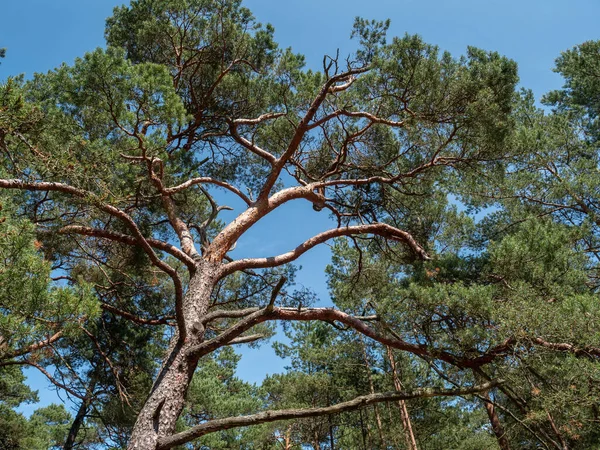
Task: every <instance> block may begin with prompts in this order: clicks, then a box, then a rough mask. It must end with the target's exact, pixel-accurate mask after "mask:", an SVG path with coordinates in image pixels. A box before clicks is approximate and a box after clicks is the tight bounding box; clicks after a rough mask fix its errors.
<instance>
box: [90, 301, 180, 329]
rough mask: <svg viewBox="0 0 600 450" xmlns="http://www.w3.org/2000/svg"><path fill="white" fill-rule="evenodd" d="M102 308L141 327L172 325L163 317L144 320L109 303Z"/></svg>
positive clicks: (102, 305) (103, 304)
mask: <svg viewBox="0 0 600 450" xmlns="http://www.w3.org/2000/svg"><path fill="white" fill-rule="evenodd" d="M100 307H101V308H102V309H104V310H106V311H109V312H111V313H113V314H116V315H118V316H121V317H123V318H125V319H127V320H130V321H132V322H135V323H137V324H140V325H172V324H171V323H170V322H169V320H168V318H166V317H163V318H161V319H144V318H143V317H138V316H136V315H134V314H131V313H130V312H127V311H123V310H122V309H119V308H116V307H114V306H112V305H109V304H108V303H102V304H101V305H100Z"/></svg>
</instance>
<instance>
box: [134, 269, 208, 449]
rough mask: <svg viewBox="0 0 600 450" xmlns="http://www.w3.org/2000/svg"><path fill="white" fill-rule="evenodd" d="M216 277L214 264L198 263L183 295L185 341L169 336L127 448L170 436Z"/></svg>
mask: <svg viewBox="0 0 600 450" xmlns="http://www.w3.org/2000/svg"><path fill="white" fill-rule="evenodd" d="M217 279H218V270H217V266H216V265H214V264H211V263H207V262H205V261H200V262H199V263H198V269H197V271H196V273H195V275H194V276H193V277H192V278H191V279H190V283H189V286H188V291H187V293H186V295H185V296H184V298H183V305H182V309H183V317H184V322H185V335H186V338H185V340H183V341H182V340H181V339H179V332H178V333H176V334H175V335H174V336H173V338H172V339H171V345H170V346H169V351H168V352H167V355H166V357H165V358H164V360H163V364H162V367H161V370H160V373H159V375H158V377H157V378H156V381H155V382H154V386H153V387H152V390H151V392H150V396H149V397H148V399H147V400H146V403H145V404H144V407H143V408H142V410H141V411H140V413H139V415H138V417H137V420H136V423H135V425H134V428H133V432H132V435H131V438H130V440H129V444H128V446H127V449H128V450H152V449H155V448H156V447H157V445H158V442H159V439H161V438H166V437H169V436H171V435H172V434H173V433H174V432H175V425H176V422H177V419H178V417H179V415H180V414H181V411H182V410H183V406H184V402H185V396H186V393H187V390H188V386H189V385H190V382H191V380H192V377H193V375H194V370H195V369H196V366H197V365H198V360H199V356H197V355H194V354H192V353H190V352H189V351H188V350H189V348H190V347H191V346H193V345H198V344H200V343H201V342H202V340H203V338H204V327H203V326H202V325H201V319H202V317H203V316H204V315H206V312H207V310H208V307H209V305H210V296H211V294H212V291H213V288H214V286H215V284H216V282H217Z"/></svg>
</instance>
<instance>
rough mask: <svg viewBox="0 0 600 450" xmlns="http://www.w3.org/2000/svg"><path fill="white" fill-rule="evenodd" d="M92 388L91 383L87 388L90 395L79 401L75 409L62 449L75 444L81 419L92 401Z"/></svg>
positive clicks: (71, 449) (65, 449)
mask: <svg viewBox="0 0 600 450" xmlns="http://www.w3.org/2000/svg"><path fill="white" fill-rule="evenodd" d="M93 390H94V385H93V384H92V385H91V386H90V388H89V389H88V392H89V393H90V395H88V396H87V397H85V398H84V399H83V400H82V401H81V405H79V409H78V410H77V415H76V416H75V419H74V420H73V423H72V424H71V428H69V434H68V435H67V440H66V441H65V445H64V446H63V449H64V450H73V447H74V446H75V440H76V439H77V435H78V434H79V430H80V429H81V425H83V421H84V419H85V416H86V415H87V413H88V409H89V407H90V403H91V402H92V395H91V393H92V392H93Z"/></svg>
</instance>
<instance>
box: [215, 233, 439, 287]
mask: <svg viewBox="0 0 600 450" xmlns="http://www.w3.org/2000/svg"><path fill="white" fill-rule="evenodd" d="M360 234H376V235H379V236H382V237H385V238H388V239H392V240H396V241H401V242H404V243H405V244H406V245H407V246H408V247H409V248H410V249H411V250H412V251H413V252H415V253H416V254H417V255H418V256H419V257H421V258H422V259H425V260H428V259H430V258H429V256H428V255H427V253H426V252H425V250H424V249H423V247H421V246H420V245H419V244H418V243H417V242H416V241H415V239H414V238H413V237H412V236H411V235H410V234H409V233H407V232H406V231H402V230H399V229H398V228H395V227H392V226H391V225H387V224H384V223H377V224H370V225H355V226H349V227H345V228H334V229H332V230H328V231H324V232H323V233H320V234H318V235H316V236H313V237H312V238H310V239H308V240H307V241H304V242H303V243H302V244H300V245H299V246H298V247H296V248H295V249H294V250H292V251H290V252H287V253H283V254H281V255H277V256H271V257H266V258H248V259H239V260H237V261H233V262H230V263H228V264H225V265H224V266H223V268H222V269H221V271H222V273H223V275H222V276H224V275H228V274H230V273H233V272H235V271H237V270H243V269H257V268H265V267H276V266H280V265H282V264H287V263H289V262H292V261H294V260H295V259H297V258H298V257H299V256H300V255H302V254H303V253H305V252H307V251H308V250H310V249H311V248H313V247H315V246H317V245H319V244H322V243H323V242H325V241H327V240H329V239H333V238H336V237H341V236H353V235H360Z"/></svg>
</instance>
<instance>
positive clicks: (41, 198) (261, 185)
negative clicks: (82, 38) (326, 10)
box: [0, 0, 600, 450]
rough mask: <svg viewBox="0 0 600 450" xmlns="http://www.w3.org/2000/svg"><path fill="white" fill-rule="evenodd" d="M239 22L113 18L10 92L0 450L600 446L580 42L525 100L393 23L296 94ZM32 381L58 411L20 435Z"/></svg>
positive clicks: (586, 99) (182, 0)
mask: <svg viewBox="0 0 600 450" xmlns="http://www.w3.org/2000/svg"><path fill="white" fill-rule="evenodd" d="M258 20H260V17H258V18H257V19H255V18H254V16H253V15H252V13H251V12H250V10H248V9H247V8H246V7H245V6H244V4H242V3H241V2H240V1H236V0H137V1H132V2H131V3H130V4H129V5H126V6H122V7H117V8H115V10H114V12H113V15H112V16H111V17H110V18H108V20H107V22H106V32H105V37H106V45H105V47H104V48H98V49H96V50H92V51H90V52H89V53H86V54H85V55H82V56H81V57H80V58H78V59H76V60H75V61H74V63H72V64H63V65H61V66H60V67H58V68H56V69H53V70H50V71H49V72H47V73H37V74H35V75H34V76H32V77H30V78H27V79H26V78H25V77H23V76H18V75H16V74H12V75H11V76H7V77H3V78H2V80H1V84H0V161H1V162H0V205H1V208H2V209H1V211H0V310H1V312H2V315H1V316H0V448H1V449H50V448H64V449H75V448H79V449H104V448H114V449H119V448H123V449H125V448H128V449H167V448H189V449H234V448H235V449H264V450H274V449H286V450H291V449H303V448H314V449H331V450H334V449H365V450H366V449H410V450H416V449H488V448H500V449H502V450H507V449H511V448H512V449H538V448H544V449H559V450H565V449H593V448H597V447H598V445H599V444H598V442H600V332H599V323H600V322H599V320H600V302H599V297H598V288H599V281H598V279H599V277H600V274H599V269H600V266H599V262H600V253H599V252H600V198H599V195H600V190H599V187H600V172H599V170H600V166H599V161H598V159H599V157H600V155H599V149H600V41H587V42H582V43H580V44H579V45H577V46H575V47H573V48H571V49H567V50H565V51H564V52H563V53H561V54H560V55H556V56H557V59H556V62H555V68H554V70H555V71H556V72H557V73H558V74H559V75H560V77H561V78H562V84H563V86H562V88H560V89H556V90H552V91H550V92H547V93H546V94H545V95H543V97H541V98H535V96H534V94H533V92H532V91H530V90H527V89H522V88H519V87H518V81H519V78H518V69H517V63H516V62H515V61H513V60H511V59H510V58H508V57H505V56H502V55H500V54H499V53H497V52H493V51H488V49H486V50H482V49H479V48H476V47H468V48H467V49H465V50H464V55H463V56H460V55H451V54H450V53H449V52H446V51H443V50H441V49H440V48H438V47H437V46H435V45H433V44H429V43H427V42H425V41H424V40H423V38H421V37H419V36H418V35H413V34H406V35H404V36H391V35H390V33H389V32H388V29H389V27H390V22H389V21H387V20H383V21H375V20H373V21H372V20H366V19H361V18H357V19H356V20H355V22H354V26H353V27H352V28H351V29H349V30H348V32H351V34H352V36H351V37H352V41H351V43H352V44H351V45H352V50H351V51H349V52H348V54H347V55H346V54H343V53H341V52H335V49H333V51H331V49H330V48H328V47H326V46H324V49H323V52H322V53H323V54H325V56H324V57H323V60H322V63H321V64H320V66H319V67H311V68H307V64H306V59H305V57H304V56H302V55H300V54H297V53H295V52H294V50H293V49H290V48H282V47H280V46H279V45H278V44H277V42H276V41H275V30H274V28H273V27H272V26H271V25H263V24H261V23H260V22H259V21H258ZM0 44H3V42H0ZM90 50H91V49H90ZM313 56H314V55H313ZM313 56H311V57H313ZM320 56H321V55H319V57H320ZM0 58H2V59H1V60H0V61H1V62H2V66H0V68H4V67H6V65H7V63H8V61H10V58H11V49H10V47H9V48H8V51H1V52H0ZM296 204H302V205H303V206H300V207H299V208H304V209H301V210H300V211H302V213H301V214H297V215H295V216H293V218H294V220H293V222H294V223H290V221H289V220H286V214H285V211H289V210H286V209H284V208H288V207H291V206H289V205H296ZM281 211H284V213H281ZM277 214H280V215H279V216H278V215H277ZM274 216H275V217H276V218H277V220H276V222H269V224H270V225H269V226H271V227H277V228H282V229H283V230H284V231H286V232H287V233H289V239H288V240H287V242H286V247H285V249H284V250H283V251H282V252H281V253H280V252H278V251H272V250H273V246H272V245H270V244H271V242H270V239H269V235H268V233H265V234H264V235H261V237H260V239H261V242H260V243H259V244H258V245H257V246H255V247H254V248H251V249H247V248H246V249H237V246H238V245H242V243H243V242H244V241H243V239H242V237H243V236H244V235H245V233H246V232H251V230H253V229H256V228H257V227H259V226H260V225H257V224H258V223H259V221H261V220H262V219H263V218H264V219H265V221H266V220H268V219H267V217H268V218H272V217H274ZM288 219H289V217H288ZM271 220H272V219H271ZM303 221H306V224H304V223H303ZM263 222H264V221H263ZM311 222H316V223H319V224H322V225H323V229H320V230H318V231H316V232H315V233H314V235H312V234H311V235H309V236H308V237H306V236H304V237H301V238H300V237H298V236H299V235H298V234H296V233H297V229H298V228H302V227H303V226H306V227H310V223H311ZM326 245H329V248H330V249H331V261H330V262H329V264H328V265H327V268H326V270H325V276H326V280H327V288H328V289H327V296H328V297H329V298H324V295H323V293H322V292H315V290H313V289H311V286H310V284H309V282H308V280H307V279H306V278H303V277H302V270H299V264H298V263H299V261H305V260H301V259H300V257H304V256H303V255H304V254H306V255H308V254H310V253H311V252H312V251H313V250H314V251H318V250H317V249H318V248H319V246H326ZM278 253H279V254H278ZM308 261H309V262H310V260H308ZM309 271H310V268H309ZM298 280H301V282H299V281H298ZM271 345H272V347H273V348H274V351H275V353H276V354H277V356H278V357H281V358H284V361H286V364H287V367H286V368H285V370H284V371H282V372H281V373H277V374H273V373H272V372H271V371H269V373H270V374H269V375H268V376H266V377H265V378H264V380H263V381H262V382H260V383H251V382H248V381H246V380H244V376H243V373H241V372H240V371H238V370H237V368H238V364H239V362H240V354H239V350H240V349H244V348H246V347H247V346H250V347H251V348H257V347H261V346H262V347H263V348H264V347H269V346H271ZM243 352H244V354H246V355H249V356H248V358H255V359H254V360H253V363H254V364H255V365H261V364H264V362H262V361H261V360H260V359H259V358H258V357H257V356H252V355H256V354H257V353H252V352H248V350H243ZM25 368H29V369H34V370H36V371H37V372H39V374H41V375H42V376H43V377H44V380H46V379H47V380H50V381H51V383H52V385H53V386H54V387H55V388H56V389H57V390H58V392H60V395H61V398H67V399H68V401H67V402H66V403H56V404H51V405H48V406H44V407H41V408H38V409H36V410H35V412H33V414H31V415H30V416H29V417H26V416H25V415H24V414H22V409H20V408H22V405H23V404H25V403H28V402H34V401H35V400H36V398H37V397H36V393H35V392H34V391H35V390H36V389H38V388H41V386H33V385H32V383H31V382H29V383H27V382H26V378H25V375H24V369H25ZM37 379H38V380H40V379H41V378H39V377H38V378H37ZM65 405H66V406H65ZM71 406H72V407H71Z"/></svg>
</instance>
